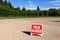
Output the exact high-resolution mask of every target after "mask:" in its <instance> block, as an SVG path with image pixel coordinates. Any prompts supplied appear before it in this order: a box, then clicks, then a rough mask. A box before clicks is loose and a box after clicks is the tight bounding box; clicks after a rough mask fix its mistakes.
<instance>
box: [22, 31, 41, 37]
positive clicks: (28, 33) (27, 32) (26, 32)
mask: <svg viewBox="0 0 60 40" xmlns="http://www.w3.org/2000/svg"><path fill="white" fill-rule="evenodd" d="M22 32H23V33H25V34H27V35H29V36H30V31H22ZM32 36H40V35H37V34H33V35H32ZM40 37H41V36H40Z"/></svg>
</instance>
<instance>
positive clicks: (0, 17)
mask: <svg viewBox="0 0 60 40" xmlns="http://www.w3.org/2000/svg"><path fill="white" fill-rule="evenodd" d="M20 18H60V16H48V17H46V16H39V17H0V19H20Z"/></svg>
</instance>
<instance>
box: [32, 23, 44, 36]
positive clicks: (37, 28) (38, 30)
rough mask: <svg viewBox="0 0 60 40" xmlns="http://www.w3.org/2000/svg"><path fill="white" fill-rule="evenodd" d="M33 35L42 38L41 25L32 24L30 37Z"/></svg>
mask: <svg viewBox="0 0 60 40" xmlns="http://www.w3.org/2000/svg"><path fill="white" fill-rule="evenodd" d="M33 34H37V35H41V36H43V34H42V24H32V27H31V35H33Z"/></svg>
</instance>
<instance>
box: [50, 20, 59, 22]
mask: <svg viewBox="0 0 60 40" xmlns="http://www.w3.org/2000/svg"><path fill="white" fill-rule="evenodd" d="M50 22H60V20H59V21H50Z"/></svg>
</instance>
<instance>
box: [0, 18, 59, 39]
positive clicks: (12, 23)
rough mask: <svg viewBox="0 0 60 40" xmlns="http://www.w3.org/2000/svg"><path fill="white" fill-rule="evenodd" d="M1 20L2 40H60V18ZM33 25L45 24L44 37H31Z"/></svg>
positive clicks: (0, 32)
mask: <svg viewBox="0 0 60 40" xmlns="http://www.w3.org/2000/svg"><path fill="white" fill-rule="evenodd" d="M0 19H2V20H0V40H60V17H39V18H14V19H13V18H6V17H5V18H2V17H0ZM33 23H37V24H43V37H41V36H33V35H32V36H31V35H29V32H30V28H31V25H32V24H33ZM23 31H24V32H26V33H24V32H23Z"/></svg>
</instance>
